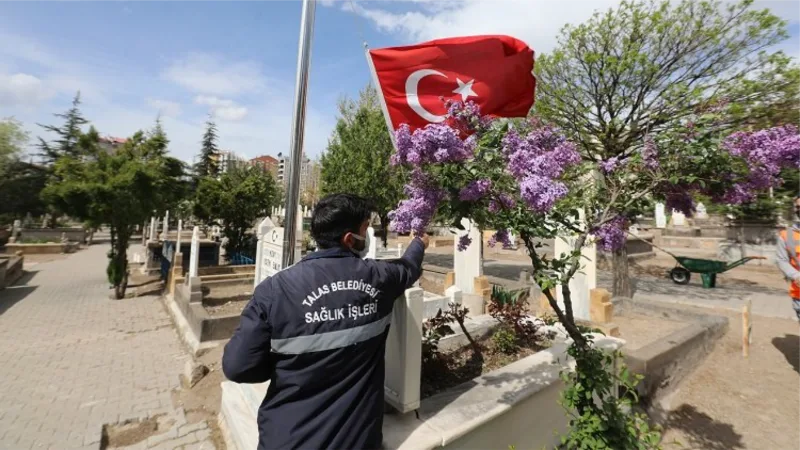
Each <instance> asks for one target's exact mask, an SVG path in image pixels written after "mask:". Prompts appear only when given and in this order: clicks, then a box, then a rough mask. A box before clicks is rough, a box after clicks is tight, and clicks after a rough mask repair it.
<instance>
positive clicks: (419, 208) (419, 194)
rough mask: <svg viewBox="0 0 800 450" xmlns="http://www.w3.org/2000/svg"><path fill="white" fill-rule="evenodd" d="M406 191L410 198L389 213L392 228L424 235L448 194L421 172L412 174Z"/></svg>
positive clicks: (399, 231) (417, 171)
mask: <svg viewBox="0 0 800 450" xmlns="http://www.w3.org/2000/svg"><path fill="white" fill-rule="evenodd" d="M404 190H405V193H406V195H407V196H408V198H407V199H406V200H402V201H400V204H398V205H397V209H395V210H394V211H392V212H390V213H389V219H391V221H392V228H393V229H394V230H395V231H397V232H398V233H409V232H415V233H422V232H424V231H425V227H427V226H428V224H429V223H430V222H431V220H433V216H434V215H435V214H436V209H437V208H438V206H439V203H441V202H442V200H444V198H445V196H446V193H445V191H444V190H443V189H441V188H440V187H439V186H436V184H435V183H434V182H433V181H432V180H431V179H430V178H429V177H427V176H426V175H425V174H424V173H422V172H421V171H420V170H414V171H413V172H411V181H410V182H409V184H407V185H406V186H405V188H404Z"/></svg>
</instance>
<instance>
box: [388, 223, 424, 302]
mask: <svg viewBox="0 0 800 450" xmlns="http://www.w3.org/2000/svg"><path fill="white" fill-rule="evenodd" d="M423 239H426V237H423V238H419V237H415V238H414V239H413V240H412V241H411V243H410V244H409V246H408V248H407V249H406V252H405V253H404V254H403V257H402V258H400V259H396V260H393V261H387V262H385V263H384V267H383V269H384V271H383V272H384V273H383V274H382V276H383V277H385V278H386V283H385V284H384V285H385V286H387V287H389V288H390V289H391V290H392V292H391V294H392V295H400V293H402V292H403V291H405V290H406V289H408V288H410V287H411V286H413V285H414V283H416V282H417V280H419V277H420V276H422V260H423V258H424V257H425V247H427V245H426V243H425V242H424V241H423Z"/></svg>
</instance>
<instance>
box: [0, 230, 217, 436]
mask: <svg viewBox="0 0 800 450" xmlns="http://www.w3.org/2000/svg"><path fill="white" fill-rule="evenodd" d="M107 251H108V245H107V244H99V245H95V246H92V247H91V248H89V249H86V250H81V251H79V252H78V253H75V254H72V255H69V256H68V257H67V258H65V259H61V260H56V261H50V262H44V263H39V264H35V265H32V266H29V268H27V270H29V273H27V274H26V275H25V276H24V277H23V278H22V280H20V281H19V282H18V283H17V285H16V286H14V287H10V288H8V289H6V290H3V291H0V361H2V363H0V367H2V368H0V405H1V406H0V448H2V449H13V450H16V449H39V448H45V449H46V448H50V449H59V450H62V449H98V448H99V447H100V440H101V434H102V427H103V425H104V424H111V423H116V422H119V421H125V420H128V419H134V418H145V417H153V416H155V415H158V414H163V415H164V416H166V417H168V418H169V419H170V423H172V424H173V426H171V428H170V429H169V430H168V431H167V430H161V431H159V433H162V434H161V435H159V436H155V437H151V438H150V439H149V440H148V441H142V442H140V443H138V444H137V445H136V446H135V448H187V449H188V448H190V446H187V447H183V446H184V445H186V444H192V445H191V448H205V449H212V448H213V446H212V445H211V443H210V441H208V436H209V433H210V432H209V430H208V427H207V426H206V424H205V423H201V424H187V423H186V421H185V416H184V414H183V411H182V410H177V411H176V410H175V409H174V408H173V406H172V402H171V395H170V392H171V391H172V390H173V389H175V388H176V387H178V374H179V373H180V372H181V370H182V368H183V365H184V363H185V361H186V359H187V356H186V354H185V352H184V350H183V349H182V347H181V346H180V343H179V341H178V337H177V335H176V334H175V331H174V330H173V328H172V325H171V322H170V319H169V316H168V315H167V313H166V311H165V310H164V308H163V306H162V304H161V302H160V300H159V299H158V298H156V297H142V298H135V299H127V300H110V299H109V298H108V294H109V289H108V283H107V281H106V276H105V266H106V261H107V259H106V252H107ZM164 416H162V418H163V417H164ZM165 431H166V432H165Z"/></svg>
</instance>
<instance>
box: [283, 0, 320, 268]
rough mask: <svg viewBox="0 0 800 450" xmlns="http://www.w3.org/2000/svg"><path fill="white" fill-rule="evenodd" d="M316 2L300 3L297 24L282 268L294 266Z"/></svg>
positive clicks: (304, 0)
mask: <svg viewBox="0 0 800 450" xmlns="http://www.w3.org/2000/svg"><path fill="white" fill-rule="evenodd" d="M315 8H316V0H303V12H302V13H301V21H300V42H299V43H298V48H297V78H296V84H295V91H294V120H293V122H292V137H291V162H290V163H289V168H288V176H289V184H288V186H287V190H286V217H285V219H284V222H283V230H284V231H283V268H284V269H285V268H287V267H289V266H291V265H292V264H294V262H295V261H294V248H295V245H296V244H295V240H296V239H297V236H296V230H297V224H296V222H297V205H298V203H299V202H298V200H299V197H300V162H301V160H302V157H303V132H304V130H305V120H306V92H307V91H308V73H309V69H310V67H311V40H312V38H313V36H314V10H315Z"/></svg>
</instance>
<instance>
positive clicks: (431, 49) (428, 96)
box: [369, 35, 536, 130]
mask: <svg viewBox="0 0 800 450" xmlns="http://www.w3.org/2000/svg"><path fill="white" fill-rule="evenodd" d="M369 56H370V57H371V58H372V64H373V66H374V70H375V76H376V78H377V81H378V84H379V85H380V90H381V92H382V93H383V97H384V100H385V102H386V109H387V110H388V111H387V112H388V115H389V118H390V119H391V123H392V127H393V128H394V129H395V130H396V129H397V128H398V127H399V126H400V125H401V124H403V123H407V124H408V125H409V126H410V127H411V129H412V130H413V129H416V128H421V127H424V126H425V125H427V124H429V123H441V122H444V121H445V113H446V108H445V106H444V103H443V102H442V98H444V99H445V100H447V99H452V100H457V101H462V102H463V101H470V100H471V101H474V102H475V103H476V104H478V105H479V106H480V107H481V113H482V114H485V115H492V116H499V117H525V116H527V114H528V111H530V109H531V106H533V97H534V92H535V88H536V79H535V78H534V76H533V60H534V55H533V50H531V49H530V48H529V47H528V46H527V45H526V44H525V43H524V42H522V41H520V40H518V39H515V38H513V37H510V36H502V35H493V36H467V37H456V38H448V39H438V40H434V41H430V42H424V43H422V44H417V45H409V46H405V47H390V48H381V49H375V50H370V51H369Z"/></svg>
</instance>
